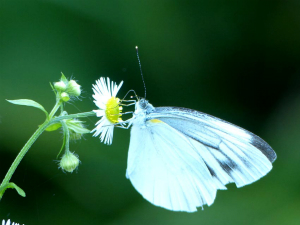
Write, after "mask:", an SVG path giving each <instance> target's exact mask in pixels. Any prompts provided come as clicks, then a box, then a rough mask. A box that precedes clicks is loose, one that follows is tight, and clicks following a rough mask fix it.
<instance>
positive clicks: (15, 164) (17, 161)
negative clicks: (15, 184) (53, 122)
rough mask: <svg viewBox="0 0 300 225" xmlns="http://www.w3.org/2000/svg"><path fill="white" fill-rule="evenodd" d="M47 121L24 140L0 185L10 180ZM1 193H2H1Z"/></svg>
mask: <svg viewBox="0 0 300 225" xmlns="http://www.w3.org/2000/svg"><path fill="white" fill-rule="evenodd" d="M48 123H49V122H48V121H47V120H46V121H45V122H44V123H43V124H42V125H41V126H39V128H38V129H37V130H36V131H35V132H34V134H33V135H32V136H31V138H30V139H29V140H28V141H27V142H26V144H25V145H24V147H23V148H22V150H21V151H20V152H19V154H18V155H17V157H16V158H15V160H14V162H13V163H12V165H11V166H10V168H9V170H8V172H7V173H6V175H5V178H4V179H3V181H2V183H1V185H0V187H3V186H5V185H6V184H8V182H9V181H10V178H11V177H12V175H13V174H14V172H15V170H16V169H17V167H18V165H19V164H20V162H21V160H22V159H23V157H24V156H25V154H26V153H27V152H28V150H29V148H30V147H31V145H32V144H33V143H34V142H35V141H36V139H37V138H38V137H39V136H40V135H41V134H42V133H43V131H44V130H45V129H46V127H47V126H48ZM2 194H3V193H2ZM1 198H2V195H1V196H0V199H1Z"/></svg>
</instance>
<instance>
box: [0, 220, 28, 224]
mask: <svg viewBox="0 0 300 225" xmlns="http://www.w3.org/2000/svg"><path fill="white" fill-rule="evenodd" d="M2 225H10V220H7V222H6V223H5V220H2ZM11 225H19V224H18V223H14V222H13V223H12V224H11ZM23 225H24V224H23Z"/></svg>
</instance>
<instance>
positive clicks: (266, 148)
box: [250, 133, 277, 163]
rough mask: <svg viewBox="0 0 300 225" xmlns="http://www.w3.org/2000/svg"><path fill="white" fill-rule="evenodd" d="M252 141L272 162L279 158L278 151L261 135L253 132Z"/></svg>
mask: <svg viewBox="0 0 300 225" xmlns="http://www.w3.org/2000/svg"><path fill="white" fill-rule="evenodd" d="M251 134H252V133H251ZM250 143H251V144H252V145H253V146H254V147H256V148H257V149H259V150H260V151H261V152H262V153H263V154H264V155H265V156H266V157H267V158H268V159H269V160H270V162H272V163H273V162H274V161H275V159H276V158H277V156H276V153H275V151H274V150H273V149H272V148H271V146H270V145H268V143H267V142H265V141H264V140H263V139H261V138H260V137H258V136H256V135H254V134H252V136H251V141H250Z"/></svg>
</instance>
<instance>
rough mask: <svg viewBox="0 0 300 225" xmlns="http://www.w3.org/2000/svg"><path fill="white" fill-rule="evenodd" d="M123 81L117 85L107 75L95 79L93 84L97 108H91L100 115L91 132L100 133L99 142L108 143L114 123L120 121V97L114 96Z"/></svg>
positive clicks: (110, 140) (109, 142)
mask: <svg viewBox="0 0 300 225" xmlns="http://www.w3.org/2000/svg"><path fill="white" fill-rule="evenodd" d="M122 84H123V81H121V83H120V84H119V86H118V85H117V84H116V83H114V82H113V81H112V82H110V80H109V78H108V77H107V81H105V78H103V77H101V78H100V79H99V80H97V81H96V85H95V84H93V91H94V95H93V97H94V99H95V100H94V102H95V104H96V106H98V108H99V109H98V110H93V111H94V112H95V113H96V114H97V117H102V118H101V119H100V120H99V121H98V122H97V123H96V127H95V129H93V130H92V131H91V132H95V133H94V135H93V136H98V135H100V139H101V142H103V141H104V144H108V145H110V144H111V143H112V139H113V131H114V125H115V124H116V123H119V122H122V119H121V112H122V107H121V106H120V104H119V103H120V99H119V98H116V95H117V93H118V91H119V90H120V88H121V86H122Z"/></svg>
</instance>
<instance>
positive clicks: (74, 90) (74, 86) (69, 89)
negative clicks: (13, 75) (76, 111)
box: [67, 80, 81, 97]
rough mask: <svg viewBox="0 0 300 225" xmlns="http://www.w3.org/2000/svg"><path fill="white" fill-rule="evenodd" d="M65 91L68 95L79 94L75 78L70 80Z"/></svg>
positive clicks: (76, 95) (79, 90) (78, 86)
mask: <svg viewBox="0 0 300 225" xmlns="http://www.w3.org/2000/svg"><path fill="white" fill-rule="evenodd" d="M67 92H68V93H69V94H70V95H73V96H75V97H78V96H79V95H80V94H81V89H80V85H79V84H77V83H76V81H75V80H70V81H69V83H68V87H67Z"/></svg>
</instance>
